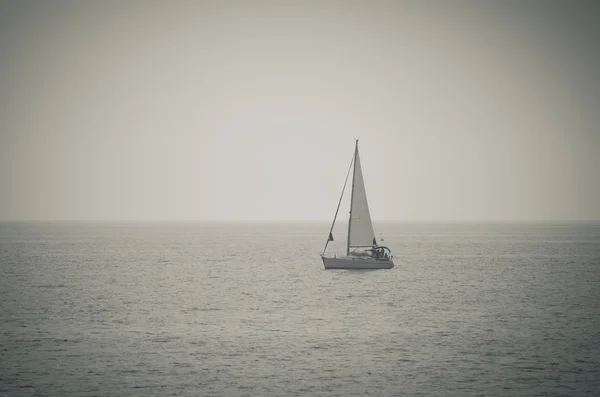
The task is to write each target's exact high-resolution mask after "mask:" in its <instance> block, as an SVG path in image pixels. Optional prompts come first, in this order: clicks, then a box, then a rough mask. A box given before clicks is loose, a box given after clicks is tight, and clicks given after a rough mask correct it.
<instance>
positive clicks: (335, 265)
mask: <svg viewBox="0 0 600 397" xmlns="http://www.w3.org/2000/svg"><path fill="white" fill-rule="evenodd" d="M321 259H323V266H325V269H332V270H333V269H346V270H352V269H391V268H393V267H394V262H393V261H392V260H391V259H387V260H385V259H379V260H378V259H374V258H360V257H351V256H346V257H340V258H328V257H326V256H321Z"/></svg>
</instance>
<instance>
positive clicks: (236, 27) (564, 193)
mask: <svg viewBox="0 0 600 397" xmlns="http://www.w3.org/2000/svg"><path fill="white" fill-rule="evenodd" d="M597 4H600V3H597V2H595V1H588V2H577V1H567V0H565V1H533V0H529V1H494V2H492V1H448V0H440V1H386V2H384V1H362V2H358V1H323V0H317V1H275V0H273V1H251V0H248V1H242V0H240V1H189V2H185V1H160V2H152V1H21V0H19V1H2V2H0V94H1V95H0V101H1V102H0V133H1V136H0V161H1V163H0V166H1V168H0V219H2V220H56V219H61V220H146V219H147V220H238V219H239V220H279V219H281V220H286V219H289V220H297V219H302V220H327V221H330V220H331V218H332V217H333V213H334V212H335V206H336V204H337V200H338V197H339V193H340V189H341V186H342V184H343V182H344V177H345V173H346V170H347V167H348V165H349V162H350V159H351V156H352V153H353V149H354V139H355V138H357V137H360V149H361V160H362V164H363V168H364V177H365V181H366V188H367V194H368V197H369V202H370V207H371V214H372V216H373V218H374V219H376V220H407V221H414V220H433V221H444V220H468V221H471V220H506V221H510V220H525V221H527V220H599V219H600V174H599V172H600V153H599V152H600V5H597ZM341 213H342V215H341V218H342V219H343V218H344V217H345V216H346V213H347V208H345V209H344V211H343V212H341Z"/></svg>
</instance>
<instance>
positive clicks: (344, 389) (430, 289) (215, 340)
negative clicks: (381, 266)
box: [0, 222, 600, 397]
mask: <svg viewBox="0 0 600 397" xmlns="http://www.w3.org/2000/svg"><path fill="white" fill-rule="evenodd" d="M375 228H376V231H377V233H376V237H377V239H378V240H379V243H380V244H382V245H385V246H387V247H389V248H390V249H391V250H392V252H393V253H394V263H395V267H394V268H393V269H390V270H372V271H351V270H324V269H323V264H322V262H321V259H320V257H319V255H320V253H321V252H322V250H323V248H324V245H325V241H326V239H327V236H328V234H329V225H328V224H327V223H316V222H315V223H311V222H305V223H303V222H297V223H284V222H280V223H277V222H274V223H200V222H198V223H194V222H187V223H185V222H181V223H176V222H145V223H144V222H139V223H110V222H98V223H84V222H79V223H67V222H62V223H35V222H29V223H1V224H0V396H5V397H8V396H61V397H63V396H161V397H162V396H344V397H348V396H378V397H379V396H457V397H458V396H460V397H466V396H599V395H600V224H598V223H577V224H562V223H556V224H554V223H544V224H524V223H521V224H517V223H514V224H511V223H505V224H502V223H497V224H480V223H457V224H441V223H440V224H434V223H391V222H388V223H386V222H380V223H376V224H375ZM334 239H335V240H334V242H332V243H331V244H330V247H328V251H329V250H331V251H332V252H335V251H336V250H337V252H338V253H341V252H343V250H344V244H345V232H344V228H343V225H342V227H340V228H338V229H337V230H336V231H335V233H334Z"/></svg>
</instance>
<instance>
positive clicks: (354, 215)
mask: <svg viewBox="0 0 600 397" xmlns="http://www.w3.org/2000/svg"><path fill="white" fill-rule="evenodd" d="M375 244H376V240H375V233H374V232H373V223H372V222H371V214H370V213H369V204H368V203H367V193H366V191H365V182H364V180H363V175H362V168H361V165H360V156H359V154H358V141H357V142H356V149H355V152H354V176H353V178H352V199H351V204H350V223H349V225H348V250H349V249H350V248H352V247H370V246H372V245H375Z"/></svg>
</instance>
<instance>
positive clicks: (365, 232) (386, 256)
mask: <svg viewBox="0 0 600 397" xmlns="http://www.w3.org/2000/svg"><path fill="white" fill-rule="evenodd" d="M351 170H352V171H353V172H352V190H351V191H352V193H351V196H350V218H349V221H348V241H347V243H346V255H345V256H339V257H338V256H337V255H334V256H333V257H332V256H325V252H326V251H327V245H328V244H329V242H330V241H333V227H334V225H335V220H336V218H337V214H338V212H339V210H340V204H341V203H342V197H344V191H345V190H346V184H347V182H348V176H349V175H350V171H351ZM321 259H322V260H323V265H324V266H325V269H391V268H393V267H394V262H393V255H392V252H391V251H390V249H389V248H388V247H384V246H381V245H378V244H377V240H376V239H375V232H374V231H373V222H372V221H371V214H370V212H369V203H368V202H367V193H366V191H365V182H364V180H363V175H362V168H361V166H360V156H359V154H358V139H357V140H356V145H355V147H354V156H353V157H352V161H351V162H350V167H349V168H348V174H346V180H345V182H344V187H343V188H342V194H341V196H340V200H339V202H338V206H337V209H336V211H335V215H334V217H333V223H332V224H331V229H330V230H329V236H328V238H327V242H326V243H325V248H324V249H323V253H322V254H321Z"/></svg>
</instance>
